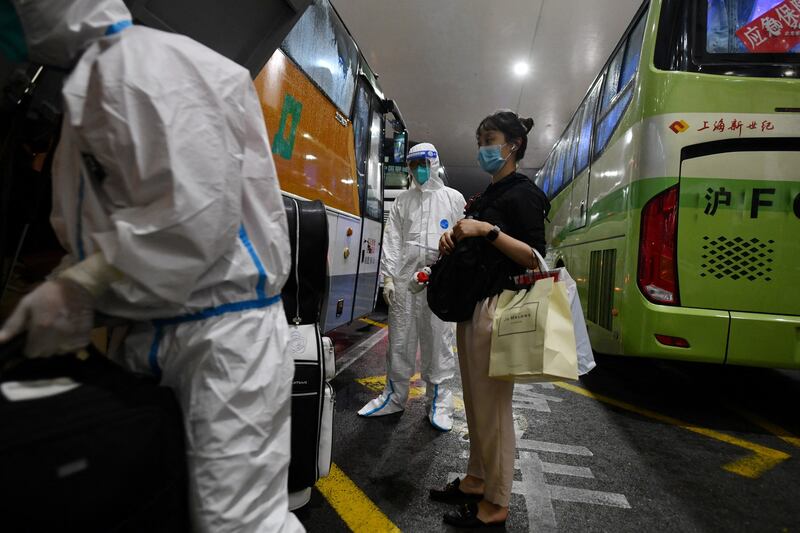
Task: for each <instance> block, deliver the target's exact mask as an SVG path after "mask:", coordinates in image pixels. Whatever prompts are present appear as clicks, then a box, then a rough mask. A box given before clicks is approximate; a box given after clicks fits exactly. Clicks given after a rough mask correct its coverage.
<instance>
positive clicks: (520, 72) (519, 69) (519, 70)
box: [514, 61, 531, 77]
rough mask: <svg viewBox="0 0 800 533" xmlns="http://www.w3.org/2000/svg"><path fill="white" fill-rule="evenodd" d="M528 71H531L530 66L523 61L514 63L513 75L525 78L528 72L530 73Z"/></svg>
mask: <svg viewBox="0 0 800 533" xmlns="http://www.w3.org/2000/svg"><path fill="white" fill-rule="evenodd" d="M530 70H531V67H530V65H528V63H526V62H525V61H517V62H516V63H514V74H515V75H517V76H519V77H522V76H525V75H526V74H528V72H530Z"/></svg>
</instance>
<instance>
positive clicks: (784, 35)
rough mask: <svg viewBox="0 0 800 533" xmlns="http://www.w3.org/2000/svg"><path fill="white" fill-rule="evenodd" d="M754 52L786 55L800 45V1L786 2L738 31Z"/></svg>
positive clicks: (790, 0) (738, 34) (789, 0)
mask: <svg viewBox="0 0 800 533" xmlns="http://www.w3.org/2000/svg"><path fill="white" fill-rule="evenodd" d="M736 36H737V37H738V38H739V40H741V41H742V42H743V43H744V45H745V46H746V47H747V48H748V49H749V50H750V51H752V52H756V53H778V54H780V53H785V52H788V51H789V50H791V49H792V48H794V47H795V46H797V44H798V43H800V0H786V1H785V2H781V3H780V4H778V5H777V6H775V7H773V8H772V9H770V10H769V11H767V12H766V13H763V14H762V15H760V16H758V17H756V18H755V19H753V20H752V21H750V22H748V23H747V24H745V25H744V26H742V27H741V28H739V29H738V30H737V31H736Z"/></svg>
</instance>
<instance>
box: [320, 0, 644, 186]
mask: <svg viewBox="0 0 800 533" xmlns="http://www.w3.org/2000/svg"><path fill="white" fill-rule="evenodd" d="M332 2H333V4H334V6H335V7H336V9H337V10H338V12H339V14H340V15H341V17H342V19H343V20H344V21H345V24H347V27H348V28H349V29H350V31H351V33H352V34H353V36H354V37H355V39H356V41H357V42H358V43H359V46H360V48H361V50H362V53H363V54H364V56H365V57H366V58H367V61H368V62H369V63H370V65H371V66H372V68H373V69H374V70H375V71H376V72H377V73H378V74H379V75H380V83H381V86H382V87H383V90H384V92H385V93H386V97H387V98H392V99H394V100H396V101H397V102H398V105H399V107H400V110H401V112H402V113H403V116H404V118H405V120H406V123H407V124H406V125H407V126H408V129H409V133H410V136H411V138H412V139H414V140H418V141H429V142H432V143H434V144H435V145H436V147H437V148H438V149H439V152H440V155H441V159H442V162H443V163H444V165H445V166H446V167H447V169H448V174H449V176H450V180H451V184H452V185H453V186H455V187H456V188H458V189H461V190H462V192H463V193H464V194H465V196H469V195H471V194H473V193H475V192H479V191H481V190H483V188H484V187H485V186H486V184H487V176H486V175H485V174H483V173H482V172H481V171H480V169H479V168H478V167H477V162H476V160H475V157H476V150H477V147H476V143H475V128H476V127H477V125H478V123H479V122H480V121H481V119H482V118H483V117H485V116H486V115H488V114H490V113H492V112H493V111H495V110H497V109H501V108H505V109H512V110H515V111H517V112H519V113H520V114H521V115H522V116H530V117H533V119H534V120H535V121H536V127H535V128H534V131H533V132H532V134H531V136H530V138H529V146H528V152H527V154H526V157H525V160H524V161H523V164H522V166H523V167H525V168H529V169H530V168H538V167H540V166H541V164H542V162H543V161H544V159H545V158H546V157H547V154H548V153H549V151H550V149H551V148H552V147H553V144H554V142H555V140H556V139H557V137H558V136H559V135H560V134H561V132H562V131H563V130H564V128H565V127H566V125H567V121H568V120H569V119H570V117H571V116H572V113H573V112H574V111H575V108H576V107H577V106H578V104H579V103H580V101H581V99H582V98H583V95H584V94H585V93H586V90H587V89H588V87H589V84H590V83H591V82H592V80H593V79H594V77H595V76H596V75H597V73H598V71H599V70H600V68H601V67H602V65H603V63H605V61H606V59H607V58H608V56H609V55H610V54H611V51H612V49H613V48H614V46H615V45H616V43H617V41H618V40H619V38H620V36H621V35H622V32H623V31H624V29H625V28H626V27H627V25H628V23H629V22H630V21H631V19H632V18H633V15H634V14H635V13H636V10H637V9H638V8H639V6H640V5H641V0H493V1H491V2H487V1H486V0H433V1H431V0H332ZM518 61H527V62H528V63H529V64H530V67H531V69H530V72H529V73H528V74H527V76H525V77H518V76H516V75H515V74H514V73H513V71H512V67H513V65H514V64H515V63H516V62H518Z"/></svg>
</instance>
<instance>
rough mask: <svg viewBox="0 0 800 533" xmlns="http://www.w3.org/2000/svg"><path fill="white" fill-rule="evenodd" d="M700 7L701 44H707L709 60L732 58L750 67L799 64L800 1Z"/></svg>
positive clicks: (713, 0) (718, 2)
mask: <svg viewBox="0 0 800 533" xmlns="http://www.w3.org/2000/svg"><path fill="white" fill-rule="evenodd" d="M700 6H701V8H700V9H701V12H700V13H699V14H698V15H699V16H698V19H699V20H698V22H700V24H698V26H700V27H698V30H701V31H702V30H705V31H704V33H705V35H704V36H703V35H700V36H699V37H701V39H698V41H701V42H702V41H705V50H703V52H705V54H703V55H706V54H708V55H709V56H711V57H710V58H709V59H713V56H717V57H719V56H729V57H730V56H733V57H730V58H731V59H735V58H738V60H739V61H741V60H744V62H747V63H755V62H762V61H769V62H770V63H775V62H776V60H777V61H779V62H782V63H783V62H786V63H795V62H797V61H798V57H799V56H800V0H705V1H701V2H700ZM703 9H705V13H703V12H702V10H703ZM702 22H705V28H702V26H703V24H702ZM702 37H705V39H703V38H702Z"/></svg>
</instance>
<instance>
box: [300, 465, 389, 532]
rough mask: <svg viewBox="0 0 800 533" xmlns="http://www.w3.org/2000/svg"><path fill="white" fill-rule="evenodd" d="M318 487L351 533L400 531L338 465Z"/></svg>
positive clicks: (320, 481) (332, 467) (334, 466)
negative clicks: (352, 532)
mask: <svg viewBox="0 0 800 533" xmlns="http://www.w3.org/2000/svg"><path fill="white" fill-rule="evenodd" d="M316 487H317V490H319V491H320V493H322V495H323V496H324V497H325V499H326V500H328V503H330V504H331V507H333V509H334V510H335V511H336V512H337V513H338V515H339V516H340V517H341V519H342V520H344V523H345V524H347V527H349V528H350V530H351V531H354V532H355V533H389V532H397V533H399V532H400V528H398V527H397V526H396V525H394V524H393V523H392V521H391V520H389V518H388V517H387V516H386V515H385V514H383V513H382V512H381V510H380V509H378V506H376V505H375V504H374V503H372V500H370V499H369V498H368V497H367V495H366V494H364V493H363V492H362V491H361V489H359V488H358V487H357V486H356V484H355V483H353V481H352V480H351V479H350V478H349V477H347V475H346V474H345V473H344V472H342V470H341V469H340V468H339V467H338V466H336V464H331V472H330V474H328V476H327V477H324V478H321V479H320V480H319V481H317V484H316Z"/></svg>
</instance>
